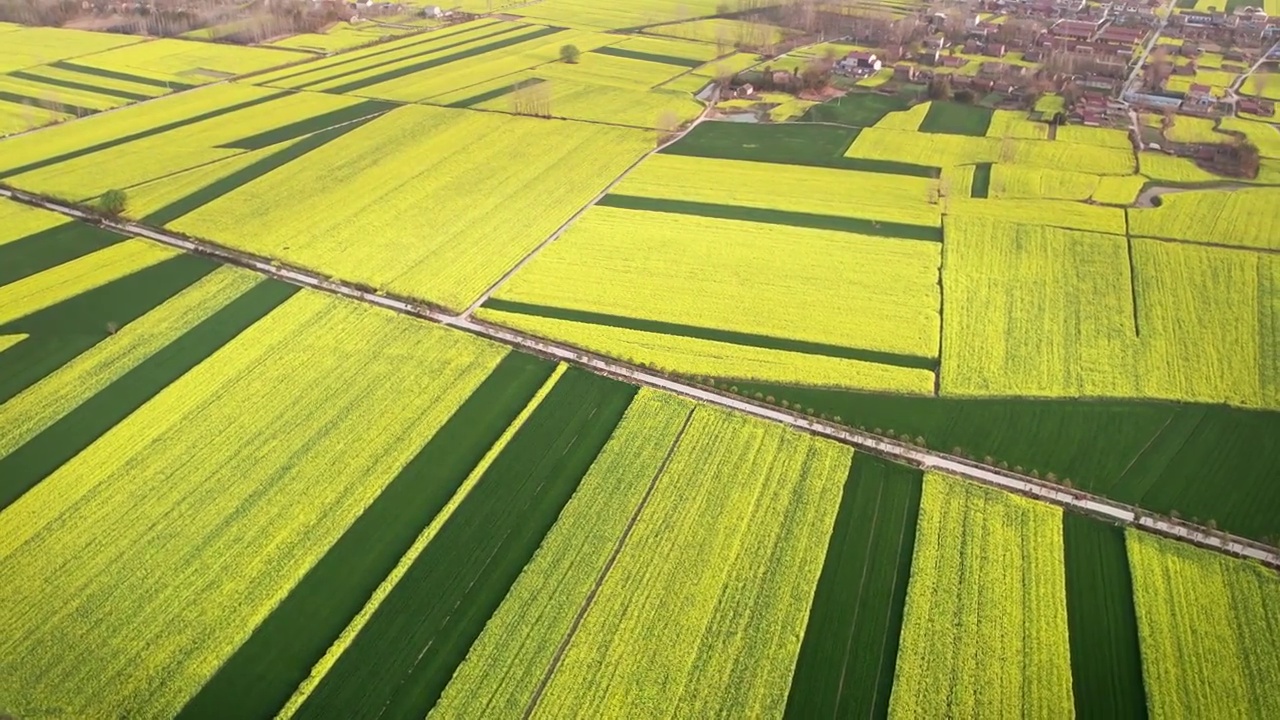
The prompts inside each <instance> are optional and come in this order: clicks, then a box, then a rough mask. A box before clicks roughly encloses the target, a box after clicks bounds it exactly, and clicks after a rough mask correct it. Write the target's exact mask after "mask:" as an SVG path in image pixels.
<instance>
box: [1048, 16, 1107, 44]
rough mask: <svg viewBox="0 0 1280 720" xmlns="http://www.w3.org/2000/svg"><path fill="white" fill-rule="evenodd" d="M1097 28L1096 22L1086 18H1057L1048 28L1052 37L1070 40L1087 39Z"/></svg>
mask: <svg viewBox="0 0 1280 720" xmlns="http://www.w3.org/2000/svg"><path fill="white" fill-rule="evenodd" d="M1097 29H1098V24H1097V23H1096V22H1090V21H1087V20H1059V21H1057V22H1055V23H1054V24H1053V26H1052V27H1050V28H1049V32H1050V33H1051V34H1053V36H1054V37H1058V38H1066V39H1070V40H1088V39H1089V38H1091V37H1093V33H1094V32H1096V31H1097Z"/></svg>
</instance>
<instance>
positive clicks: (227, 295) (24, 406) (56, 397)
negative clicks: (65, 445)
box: [0, 267, 262, 457]
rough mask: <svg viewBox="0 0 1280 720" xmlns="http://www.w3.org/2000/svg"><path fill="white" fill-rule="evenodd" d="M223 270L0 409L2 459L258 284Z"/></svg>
mask: <svg viewBox="0 0 1280 720" xmlns="http://www.w3.org/2000/svg"><path fill="white" fill-rule="evenodd" d="M261 280H262V278H261V276H259V275H255V274H253V273H250V272H247V271H244V270H239V269H235V268H230V267H226V268H221V269H218V270H216V271H214V272H213V273H212V274H210V275H208V276H206V277H205V278H203V279H202V280H200V281H198V282H197V283H195V284H194V285H192V286H191V287H189V288H187V289H186V290H184V291H182V292H181V293H179V294H177V295H175V296H174V297H172V298H170V299H169V300H168V301H166V302H165V303H163V304H162V305H160V306H159V307H157V308H156V309H154V310H152V311H150V312H148V313H147V314H146V315H144V316H142V317H140V318H138V319H137V320H134V321H133V322H131V323H129V324H127V325H125V326H124V327H123V328H122V329H121V330H120V332H118V333H115V334H113V335H111V336H109V337H107V338H105V339H104V340H102V341H101V342H99V343H98V344H96V345H94V346H93V347H92V348H90V349H89V350H86V351H85V352H84V353H82V354H80V355H79V356H77V357H76V358H75V359H74V360H72V361H71V362H69V363H67V364H66V365H63V366H62V367H60V368H58V370H56V371H55V372H53V373H52V374H50V375H48V376H46V377H45V378H44V379H42V380H41V381H40V382H37V383H36V384H35V385H32V386H31V387H29V388H27V389H26V390H24V391H22V392H21V393H20V394H18V395H17V396H15V397H13V398H12V399H10V400H9V401H8V402H6V403H4V404H3V405H0V457H3V456H5V455H8V454H9V453H11V452H13V451H14V450H16V449H17V448H18V447H20V446H21V445H22V444H23V443H24V442H26V441H27V440H30V439H31V438H32V437H34V436H35V435H36V434H38V433H40V432H41V431H43V430H44V429H45V428H47V427H49V426H50V425H52V424H53V423H54V422H56V421H57V420H58V419H59V418H61V417H62V416H63V415H66V414H67V413H68V412H70V411H71V410H72V409H74V408H75V407H77V406H78V405H80V403H82V402H84V401H85V400H86V399H87V398H90V397H92V396H93V395H94V394H95V393H97V392H98V391H99V390H101V389H103V388H105V387H107V386H108V385H110V384H111V383H112V382H113V381H115V380H116V379H117V378H119V377H120V376H122V375H124V374H125V373H127V372H129V371H130V370H132V369H133V368H135V367H137V366H138V365H139V364H140V363H141V362H142V361H144V360H146V359H147V358H149V357H151V355H152V354H153V353H155V352H156V351H158V350H160V349H161V348H163V347H164V346H166V345H168V344H169V343H170V342H172V341H173V340H175V339H176V338H178V337H180V336H181V335H182V334H183V333H185V332H186V331H187V330H189V329H191V328H192V327H194V326H195V325H197V324H199V323H200V322H201V321H203V320H204V319H206V318H207V317H209V316H210V315H212V314H213V313H215V312H217V311H218V310H219V309H221V308H222V307H223V306H225V305H226V304H227V303H229V302H231V301H232V300H234V299H235V298H236V297H238V296H239V295H240V294H242V293H243V292H245V291H246V290H248V289H249V288H250V287H252V286H253V285H254V284H256V283H258V282H259V281H261Z"/></svg>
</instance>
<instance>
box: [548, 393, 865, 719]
mask: <svg viewBox="0 0 1280 720" xmlns="http://www.w3.org/2000/svg"><path fill="white" fill-rule="evenodd" d="M849 458H850V450H849V449H848V448H846V447H841V446H839V445H836V444H834V443H830V442H828V441H825V440H820V439H816V438H813V437H810V436H806V435H802V434H799V433H795V432H793V431H791V430H790V429H785V428H783V427H781V426H778V425H772V424H766V423H763V422H760V421H757V420H754V419H749V418H746V417H743V416H739V415H734V414H731V413H727V412H724V411H722V410H719V409H712V408H705V407H699V408H698V409H697V410H695V411H694V414H693V417H692V420H691V421H690V423H689V426H688V428H687V429H686V430H685V431H684V434H683V435H682V436H681V437H680V439H679V440H678V442H677V444H676V447H675V451H674V453H673V454H672V455H671V457H670V459H669V461H668V462H667V464H666V466H665V469H663V471H662V474H661V476H660V477H658V478H657V484H656V486H655V489H654V491H653V494H652V495H651V496H650V497H649V499H648V501H647V502H646V503H645V504H644V507H643V510H642V512H641V513H640V515H639V519H638V521H637V522H636V524H635V526H634V528H632V530H631V531H630V534H629V535H627V536H626V538H625V542H624V543H623V544H622V549H621V551H620V553H619V555H618V557H617V561H616V563H614V564H613V566H612V567H611V568H610V569H609V570H608V572H607V574H606V575H605V576H604V578H603V584H602V586H601V588H600V591H599V592H598V593H597V594H596V595H595V596H594V598H591V599H589V601H588V602H589V604H588V605H587V606H586V609H585V614H584V615H583V618H582V622H581V624H580V625H579V626H578V627H577V629H576V631H575V632H572V634H571V635H570V636H569V638H568V642H567V644H565V645H564V648H565V650H564V652H563V655H562V657H560V658H559V660H558V662H556V663H555V665H554V666H552V667H550V668H549V671H548V673H547V676H548V677H549V679H548V681H547V683H546V687H545V690H544V691H543V692H542V693H541V694H540V695H537V696H535V697H534V698H533V700H532V701H531V702H530V704H529V706H528V708H527V709H530V710H532V716H534V717H547V718H561V717H574V716H582V717H585V716H592V717H600V716H601V715H603V714H609V713H610V711H611V710H613V711H615V712H618V713H620V714H622V715H627V716H636V715H648V716H653V715H667V714H674V715H681V716H690V717H711V716H739V717H768V716H775V717H776V716H777V715H779V714H781V713H782V711H783V708H784V707H785V704H786V699H787V691H788V684H789V680H790V675H791V668H792V667H793V666H794V664H795V659H796V653H797V652H798V650H799V645H800V636H801V634H802V633H803V630H804V623H805V616H806V615H807V611H808V605H809V602H810V599H811V598H812V596H813V588H814V585H815V583H816V582H817V581H818V575H819V573H820V571H821V567H822V553H823V549H824V548H825V547H826V544H827V538H828V537H829V535H830V533H831V527H832V522H833V520H834V518H835V514H836V506H837V505H838V497H839V493H840V487H841V485H842V483H843V481H844V479H845V477H846V474H847V471H848V466H849Z"/></svg>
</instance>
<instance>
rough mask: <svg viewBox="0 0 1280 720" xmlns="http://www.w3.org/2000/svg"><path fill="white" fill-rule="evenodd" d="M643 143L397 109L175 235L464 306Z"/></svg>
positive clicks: (521, 122) (602, 131)
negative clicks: (224, 245)
mask: <svg viewBox="0 0 1280 720" xmlns="http://www.w3.org/2000/svg"><path fill="white" fill-rule="evenodd" d="M652 142H653V139H652V134H651V133H649V132H647V131H642V130H628V129H624V128H617V127H609V126H602V125H594V124H588V123H577V122H568V121H549V120H539V119H534V118H523V117H512V116H509V115H504V114H500V113H482V112H473V111H466V110H450V109H444V108H435V107H423V106H406V107H403V108H399V109H397V110H393V111H392V112H391V113H389V114H387V115H385V116H383V117H382V118H379V119H378V120H375V121H373V122H371V123H369V124H368V125H365V126H364V127H361V128H359V129H358V130H355V131H352V132H350V133H348V134H346V135H344V136H342V137H341V138H339V139H337V140H334V141H333V142H331V143H329V144H327V145H325V146H324V147H323V148H320V149H319V150H315V151H312V152H310V153H308V154H306V155H304V156H303V157H301V158H299V159H297V160H295V161H293V162H291V163H289V164H288V165H286V166H284V167H283V168H281V169H280V170H278V171H276V172H273V173H271V174H270V175H267V176H266V177H263V178H260V179H258V180H256V181H254V182H251V183H249V184H247V185H244V186H241V187H240V188H238V189H236V190H235V191H233V192H231V193H228V194H227V195H225V196H223V197H222V198H220V199H218V200H216V201H214V202H213V203H210V204H209V205H206V206H204V207H202V208H200V209H199V210H196V211H195V212H193V213H191V214H189V215H186V216H184V217H182V218H181V219H179V220H177V221H176V222H174V223H173V224H172V227H174V228H175V229H177V230H179V231H182V232H187V233H191V234H193V235H197V236H200V237H205V238H208V239H211V240H215V241H218V242H222V243H226V244H229V245H232V246H234V247H237V248H241V249H244V250H248V251H251V252H256V253H261V254H266V255H271V256H273V257H279V258H282V259H284V260H287V261H290V262H295V263H299V264H302V265H305V266H307V267H310V268H313V269H315V270H317V271H319V272H321V273H323V274H325V275H327V276H336V277H339V278H342V279H344V280H349V281H356V282H362V283H367V284H369V285H371V286H374V287H378V288H385V289H386V290H388V291H393V292H396V293H400V294H404V295H410V296H413V297H417V298H422V299H425V300H428V301H431V302H434V303H438V304H439V305H442V306H444V307H448V308H453V309H462V308H465V307H466V306H467V304H469V303H470V302H471V301H472V300H474V299H475V298H476V297H478V296H479V295H480V294H481V293H482V292H484V290H486V289H487V288H488V287H489V286H490V285H491V284H493V282H495V281H496V280H497V279H498V278H499V277H501V276H502V274H503V273H504V272H506V270H507V269H509V268H510V267H511V266H512V265H514V264H515V263H516V262H518V261H519V260H520V259H521V258H522V257H524V256H525V255H526V254H527V253H528V252H529V251H530V250H532V249H533V248H534V247H536V246H537V245H538V244H539V243H541V242H542V241H543V240H545V239H546V238H547V237H548V236H550V235H551V234H552V233H553V232H555V230H556V228H558V227H559V226H560V225H562V224H563V223H564V222H565V221H566V220H568V219H569V218H570V217H572V216H573V214H574V213H575V212H577V211H578V209H579V208H581V207H582V206H584V205H586V204H587V203H588V202H589V201H590V200H591V199H592V198H593V197H594V196H595V195H596V194H597V193H598V192H600V190H602V189H603V188H604V187H605V186H606V185H608V184H609V183H610V182H612V181H613V180H614V179H615V178H616V177H617V176H618V175H619V174H621V173H622V171H623V170H625V169H626V168H627V167H628V166H629V165H631V164H632V163H633V162H634V161H635V160H636V159H637V158H639V157H640V156H641V155H642V154H643V153H644V151H645V150H646V149H648V148H650V147H652ZM531 149H536V151H535V150H531ZM316 178H325V182H324V183H322V184H320V185H317V183H316Z"/></svg>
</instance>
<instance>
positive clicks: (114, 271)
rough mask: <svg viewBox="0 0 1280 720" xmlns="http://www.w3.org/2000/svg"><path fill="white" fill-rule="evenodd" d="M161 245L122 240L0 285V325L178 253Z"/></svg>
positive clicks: (142, 241)
mask: <svg viewBox="0 0 1280 720" xmlns="http://www.w3.org/2000/svg"><path fill="white" fill-rule="evenodd" d="M177 254H178V253H177V251H176V250H171V249H169V248H167V247H164V246H163V245H156V244H155V243H152V242H147V241H144V240H125V241H123V242H118V243H116V244H114V245H111V246H110V247H106V248H103V249H101V250H98V251H97V252H93V253H90V254H88V255H82V256H81V257H78V258H76V259H75V260H70V261H68V262H65V263H63V264H61V265H58V266H56V267H53V268H50V269H49V270H45V271H44V272H41V273H37V274H35V275H29V276H27V277H25V278H22V279H21V280H17V281H15V282H11V283H9V284H8V285H5V286H4V287H0V325H3V324H5V323H8V322H12V321H13V320H17V319H18V318H21V317H26V316H27V315H30V314H31V313H33V312H36V311H37V310H43V309H45V308H47V307H50V306H52V305H56V304H58V303H60V302H62V301H63V300H67V299H69V298H73V297H75V296H76V295H79V294H80V293H83V292H85V291H87V290H92V289H93V288H96V287H100V286H102V285H106V284H107V283H109V282H111V281H112V280H115V279H117V278H121V277H124V276H125V275H129V274H131V273H133V272H136V271H138V270H141V269H142V268H145V267H148V266H151V265H155V264H156V263H158V262H160V261H162V260H167V259H168V258H171V257H173V256H174V255H177Z"/></svg>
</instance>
